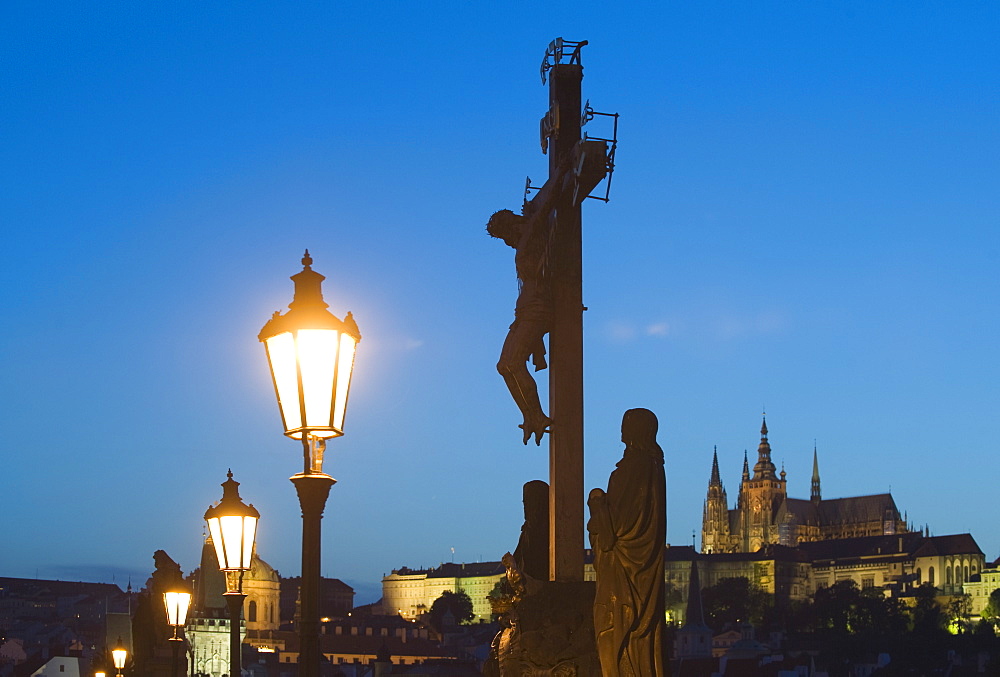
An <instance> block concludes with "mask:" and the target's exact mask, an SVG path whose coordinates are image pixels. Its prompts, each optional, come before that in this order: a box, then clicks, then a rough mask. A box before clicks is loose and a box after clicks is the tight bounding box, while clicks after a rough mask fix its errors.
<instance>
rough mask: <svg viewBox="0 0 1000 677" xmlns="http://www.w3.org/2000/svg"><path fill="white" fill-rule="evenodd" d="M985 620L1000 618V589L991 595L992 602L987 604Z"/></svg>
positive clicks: (984, 611)
mask: <svg viewBox="0 0 1000 677" xmlns="http://www.w3.org/2000/svg"><path fill="white" fill-rule="evenodd" d="M983 618H988V619H990V620H996V619H997V618H1000V588H997V589H996V590H994V591H993V592H991V593H990V601H989V602H987V603H986V607H985V608H984V609H983Z"/></svg>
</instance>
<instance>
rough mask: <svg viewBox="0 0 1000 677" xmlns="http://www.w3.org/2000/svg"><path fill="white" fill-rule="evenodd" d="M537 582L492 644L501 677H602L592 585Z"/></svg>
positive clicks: (509, 617)
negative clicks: (536, 588)
mask: <svg viewBox="0 0 1000 677" xmlns="http://www.w3.org/2000/svg"><path fill="white" fill-rule="evenodd" d="M540 585H541V587H540V589H538V590H535V591H533V592H532V593H531V594H529V595H526V596H525V597H524V598H522V599H520V600H518V601H517V602H515V603H514V605H513V608H512V609H511V611H510V613H509V614H508V615H507V618H506V620H507V624H508V625H507V627H505V628H504V629H503V630H501V631H500V634H499V635H497V638H496V640H494V642H493V645H494V652H495V655H496V660H497V661H498V664H499V672H500V675H501V677H543V676H548V675H552V676H553V677H601V665H600V662H599V660H598V658H597V647H596V645H595V643H594V621H593V608H594V583H592V582H580V583H552V582H543V583H541V584H540Z"/></svg>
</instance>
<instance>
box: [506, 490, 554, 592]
mask: <svg viewBox="0 0 1000 677" xmlns="http://www.w3.org/2000/svg"><path fill="white" fill-rule="evenodd" d="M514 561H515V562H516V563H517V568H518V569H519V570H520V571H521V572H523V573H525V574H527V575H528V576H531V577H532V578H535V579H537V580H539V581H545V580H548V578H549V485H548V483H547V482H543V481H542V480H531V481H530V482H527V483H525V485H524V525H523V526H522V527H521V538H520V539H518V541H517V549H516V550H514Z"/></svg>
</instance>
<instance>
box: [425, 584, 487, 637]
mask: <svg viewBox="0 0 1000 677" xmlns="http://www.w3.org/2000/svg"><path fill="white" fill-rule="evenodd" d="M449 611H450V612H451V615H452V617H453V618H454V619H455V622H456V623H467V622H469V621H471V620H472V619H473V617H474V615H475V614H473V613H472V600H471V599H470V598H469V595H468V594H466V592H465V590H459V591H458V592H452V591H451V590H445V591H444V592H442V593H441V596H440V597H438V598H437V599H436V600H434V603H433V604H431V610H430V611H429V612H428V613H427V616H428V617H429V620H430V622H431V625H433V626H434V627H435V628H436V629H437V630H439V631H440V630H443V629H444V628H443V627H442V626H443V622H444V617H445V613H446V612H449Z"/></svg>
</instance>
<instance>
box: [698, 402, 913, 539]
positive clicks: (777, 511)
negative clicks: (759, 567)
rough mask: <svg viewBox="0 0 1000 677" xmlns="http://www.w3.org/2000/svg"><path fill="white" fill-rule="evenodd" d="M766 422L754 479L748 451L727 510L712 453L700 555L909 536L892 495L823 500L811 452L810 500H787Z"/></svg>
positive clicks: (717, 458)
mask: <svg viewBox="0 0 1000 677" xmlns="http://www.w3.org/2000/svg"><path fill="white" fill-rule="evenodd" d="M775 470H776V468H775V466H774V463H773V462H772V461H771V445H770V443H769V442H768V440H767V421H766V420H765V421H764V422H763V424H762V425H761V428H760V445H759V446H758V447H757V462H756V463H755V464H754V466H753V475H751V474H750V467H749V463H748V461H747V456H746V453H744V455H743V479H742V481H741V482H740V489H739V495H738V497H737V499H736V507H735V508H730V507H729V502H728V498H727V496H726V489H725V487H724V486H723V485H722V480H721V478H720V476H719V457H718V452H717V451H716V452H715V453H713V455H712V474H711V478H710V479H709V482H708V495H707V497H706V498H705V507H704V512H703V516H702V528H701V551H702V552H703V553H754V552H757V551H758V550H760V549H761V548H762V547H764V546H767V545H774V544H776V545H783V546H787V547H795V546H797V545H799V544H800V543H808V542H813V541H826V540H834V539H843V538H858V537H863V536H883V535H895V534H905V533H909V532H910V529H909V528H908V527H907V524H906V520H905V519H904V518H903V517H901V516H900V513H899V510H898V509H897V508H896V503H895V501H894V500H893V499H892V494H888V493H886V494H872V495H870V496H852V497H849V498H835V499H823V497H822V495H821V493H820V479H819V461H818V458H817V455H816V450H815V449H813V474H812V490H811V492H810V496H809V498H808V499H802V498H790V497H789V496H788V493H787V491H786V481H785V470H784V469H782V470H781V472H780V473H776V472H775Z"/></svg>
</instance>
